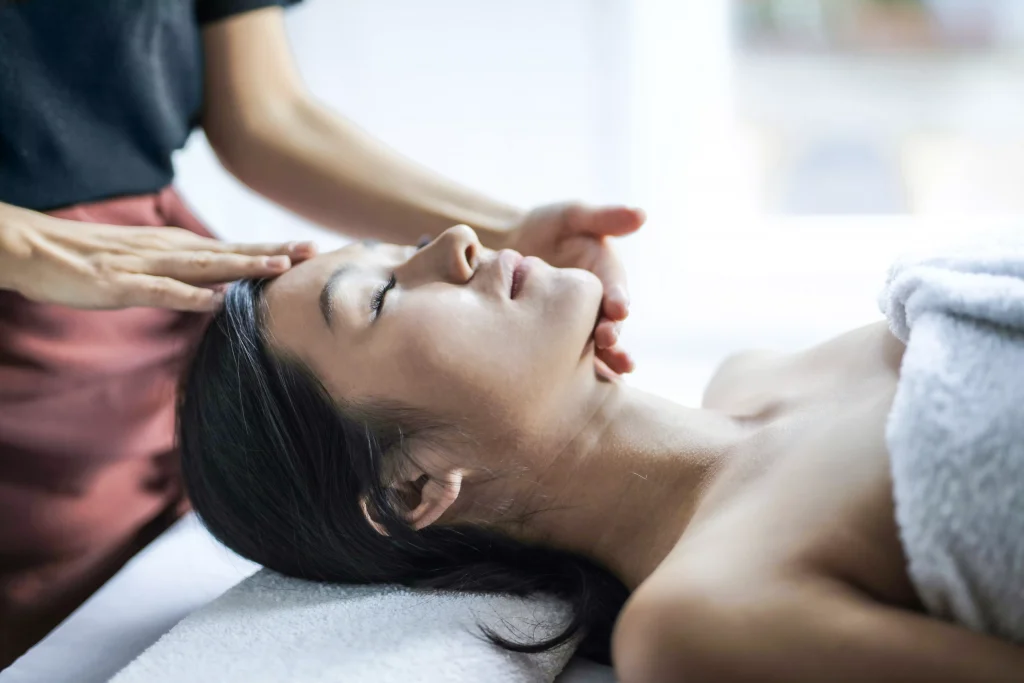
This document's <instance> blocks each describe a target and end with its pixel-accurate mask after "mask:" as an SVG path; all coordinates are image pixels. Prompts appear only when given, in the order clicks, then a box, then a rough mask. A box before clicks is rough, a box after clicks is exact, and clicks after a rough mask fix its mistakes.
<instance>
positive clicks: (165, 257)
mask: <svg viewBox="0 0 1024 683" xmlns="http://www.w3.org/2000/svg"><path fill="white" fill-rule="evenodd" d="M291 266H292V262H291V259H290V258H289V257H288V256H284V255H277V256H243V255H241V254H235V253H216V252H209V251H194V252H176V253H174V252H172V253H167V254H163V253H157V254H147V255H144V256H143V258H142V259H141V264H140V267H139V270H140V271H141V272H142V273H144V274H147V275H154V276H158V277H169V278H174V279H176V280H182V281H184V282H191V283H196V284H200V283H202V284H210V283H217V282H231V281H232V280H241V279H245V278H263V277H274V276H276V275H280V274H281V273H283V272H284V271H286V270H288V269H289V268H291Z"/></svg>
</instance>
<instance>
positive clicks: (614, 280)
mask: <svg viewBox="0 0 1024 683" xmlns="http://www.w3.org/2000/svg"><path fill="white" fill-rule="evenodd" d="M591 270H592V272H593V273H594V275H596V276H597V278H598V279H599V280H600V281H601V285H602V286H603V287H604V297H602V299H601V314H602V315H603V316H604V317H606V318H608V319H609V320H625V319H626V316H627V315H629V290H628V289H627V288H626V270H625V268H623V266H622V263H621V262H620V261H619V258H618V257H617V256H616V255H615V252H614V251H612V249H611V247H609V246H605V247H604V248H603V249H602V250H601V253H600V254H599V255H598V257H597V259H596V260H595V261H594V263H593V265H592V267H591Z"/></svg>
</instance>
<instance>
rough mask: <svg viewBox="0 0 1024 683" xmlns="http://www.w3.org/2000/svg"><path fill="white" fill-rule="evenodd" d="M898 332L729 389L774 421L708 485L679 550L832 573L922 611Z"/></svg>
mask: <svg viewBox="0 0 1024 683" xmlns="http://www.w3.org/2000/svg"><path fill="white" fill-rule="evenodd" d="M887 336H888V333H887V332H886V331H885V330H884V329H880V328H875V329H873V330H862V331H858V332H857V333H856V334H853V335H852V336H849V337H847V338H846V339H843V338H840V339H838V340H834V341H833V342H831V343H830V345H823V347H819V348H817V349H813V350H811V351H809V352H807V353H806V354H804V355H803V356H801V357H791V358H787V359H777V360H776V361H774V362H773V363H771V364H769V365H766V366H765V367H764V368H763V370H762V371H761V372H760V373H758V372H757V371H756V370H750V369H748V373H747V377H746V381H745V382H742V383H739V382H738V383H737V389H736V390H735V391H733V392H731V395H729V392H726V393H724V394H722V396H725V397H726V398H732V399H733V400H734V401H735V405H736V406H737V407H743V408H744V409H747V410H752V411H754V414H767V415H771V417H770V418H769V421H768V423H767V426H766V427H765V428H764V429H763V430H762V432H761V434H760V435H759V436H758V437H756V438H755V439H753V440H752V441H751V443H750V444H748V445H747V446H744V447H743V449H741V450H740V451H738V452H737V454H736V457H735V458H734V459H733V462H732V464H731V465H730V466H729V468H728V469H726V470H724V471H723V472H722V473H721V475H720V476H719V478H718V480H717V481H716V483H715V485H714V486H713V487H712V488H711V489H709V490H708V492H707V494H706V496H705V499H704V503H703V504H702V506H701V511H700V512H699V514H698V516H697V517H695V518H694V522H693V523H692V524H691V527H690V529H689V530H688V531H687V533H686V534H685V535H684V537H683V539H682V540H681V541H680V544H679V546H678V547H677V550H676V553H677V554H691V553H704V554H708V553H713V554H718V555H720V556H721V557H722V559H721V561H722V562H723V563H725V564H729V565H735V564H741V565H745V566H748V567H750V568H751V569H752V571H753V572H754V573H755V574H757V575H759V576H769V575H771V574H773V573H775V574H793V573H797V574H800V573H814V574H816V575H822V574H824V575H827V576H829V577H833V578H835V579H837V580H840V581H843V582H845V583H847V584H849V585H850V586H851V587H853V588H855V589H857V590H860V591H863V592H865V593H868V594H870V595H872V596H873V597H874V598H876V599H878V600H880V601H883V602H887V603H891V604H898V605H901V606H907V607H912V606H915V604H916V597H915V594H914V591H913V589H912V587H911V585H910V581H909V579H908V577H907V574H906V570H905V560H904V556H903V552H902V547H901V545H900V541H899V535H898V530H897V528H896V524H895V517H894V509H893V500H892V482H891V479H890V475H889V459H888V451H887V449H886V445H885V423H886V419H887V416H888V412H889V408H890V405H891V402H892V397H893V394H894V392H895V388H896V383H897V380H898V368H899V358H900V351H901V348H897V347H895V346H893V345H892V344H893V343H895V344H898V342H895V340H891V339H890V338H887ZM759 374H760V376H758V375H759ZM740 386H742V387H745V388H744V389H740V388H739V387H740ZM726 558H727V559H726Z"/></svg>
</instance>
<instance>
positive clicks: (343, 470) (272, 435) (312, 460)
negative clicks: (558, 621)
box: [178, 280, 628, 662]
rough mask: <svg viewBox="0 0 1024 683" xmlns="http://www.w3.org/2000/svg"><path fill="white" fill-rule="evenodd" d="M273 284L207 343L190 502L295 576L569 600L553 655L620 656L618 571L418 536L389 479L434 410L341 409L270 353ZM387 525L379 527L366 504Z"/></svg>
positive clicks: (475, 537)
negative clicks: (567, 650)
mask: <svg viewBox="0 0 1024 683" xmlns="http://www.w3.org/2000/svg"><path fill="white" fill-rule="evenodd" d="M266 282H267V281H266V280H260V281H253V280H246V281H242V282H239V283H236V284H234V285H232V286H231V287H230V288H229V290H228V291H227V293H226V296H225V305H224V308H223V309H222V310H221V312H219V313H218V314H217V315H216V317H215V318H214V320H213V322H212V324H211V325H210V327H209V328H208V330H207V332H206V334H205V336H204V337H203V339H202V340H201V342H200V344H199V347H198V349H197V352H196V355H195V357H194V359H193V362H192V365H191V367H190V369H189V371H188V373H187V374H186V377H185V379H184V383H183V386H182V390H181V393H180V396H181V398H180V400H179V405H178V421H179V422H178V429H179V440H180V448H181V461H182V474H183V476H184V480H185V486H186V489H187V491H188V494H189V497H190V498H191V501H192V505H193V507H194V509H195V510H196V512H197V513H198V515H199V517H200V518H201V519H202V521H203V523H204V524H205V525H206V527H207V528H208V529H209V530H210V532H211V533H212V534H213V535H214V536H215V537H216V538H217V539H218V540H220V541H221V542H222V543H223V544H224V545H226V546H227V547H228V548H230V549H232V550H234V551H235V552H237V553H238V554H240V555H242V556H244V557H247V558H249V559H251V560H253V561H255V562H257V563H259V564H261V565H263V566H265V567H268V568H270V569H272V570H274V571H277V572H280V573H282V574H287V575H289V576H295V577H299V578H304V579H309V580H315V581H326V582H334V583H363V584H365V583H396V584H402V585H406V586H410V587H414V588H434V589H449V590H458V591H470V592H485V593H506V594H513V595H517V596H528V595H535V594H539V593H544V594H550V595H553V596H556V597H558V598H561V599H562V600H564V601H565V602H566V603H568V605H569V607H570V608H571V613H572V619H571V621H570V623H569V624H568V625H567V626H566V627H565V629H564V630H563V631H561V632H560V633H558V635H556V636H554V637H552V638H549V639H547V640H543V641H540V642H532V643H523V642H511V641H509V640H507V639H504V638H502V637H500V636H498V635H497V634H495V633H493V632H489V631H485V633H486V635H487V636H488V637H489V638H490V639H491V640H492V641H493V642H495V643H497V644H499V645H501V646H502V647H505V648H507V649H509V650H513V651H516V652H542V651H545V650H548V649H551V648H554V647H558V646H559V645H562V644H563V643H565V642H567V641H569V640H572V639H574V638H576V637H577V636H579V637H581V639H582V640H581V646H580V649H581V652H582V653H583V654H585V655H587V656H589V657H591V658H593V659H596V660H598V661H603V662H608V660H609V650H610V638H611V631H612V627H613V625H614V621H615V619H616V617H617V615H618V612H619V611H620V610H621V608H622V605H623V603H624V602H625V600H626V598H627V597H628V592H627V590H626V588H625V587H624V586H623V585H622V583H621V582H619V581H618V580H617V579H616V578H615V577H613V576H612V575H611V574H610V573H609V572H607V571H605V570H604V569H603V568H601V567H599V566H598V565H596V564H595V563H593V562H591V561H590V560H588V559H586V558H583V557H580V556H577V555H575V554H572V553H568V552H564V551H560V550H557V549H553V548H549V547H544V546H541V545H536V544H527V543H523V542H520V541H517V540H515V539H513V538H511V537H509V536H507V535H505V534H501V533H498V532H496V531H494V530H492V529H488V528H484V527H480V526H468V525H458V526H439V525H431V526H429V527H427V528H425V529H422V530H419V531H416V530H414V529H412V528H411V527H410V526H409V525H408V524H407V523H406V522H405V520H404V519H403V518H402V516H401V515H400V511H401V509H402V507H401V505H400V504H399V503H400V501H398V500H397V499H395V498H394V495H395V494H393V493H391V490H392V489H391V487H388V486H386V485H385V481H386V479H385V474H386V472H387V471H390V466H391V465H392V464H393V463H394V458H396V457H403V456H408V450H407V448H406V446H407V443H408V442H409V440H410V439H416V438H431V434H432V433H433V432H434V431H435V430H436V425H432V424H431V423H430V420H429V419H426V418H425V416H423V415H421V414H417V413H415V412H414V411H409V410H403V409H402V408H401V407H399V406H393V405H390V406H389V405H375V406H365V405H363V406H355V405H342V404H339V402H337V401H335V400H334V399H332V398H331V397H330V396H329V394H328V392H327V391H326V389H325V388H324V386H323V385H322V384H321V383H320V382H319V381H318V380H317V378H316V377H314V376H313V374H312V373H311V372H310V371H309V370H308V369H307V368H305V367H303V365H302V364H301V363H299V362H297V361H295V360H293V359H289V358H285V357H282V356H281V355H280V354H276V353H274V352H272V351H271V350H270V347H269V344H268V343H267V340H266V337H265V334H264V327H265V326H264V324H263V321H264V298H263V291H264V288H265V285H266ZM361 499H365V500H366V501H367V507H368V510H369V513H370V514H371V516H372V517H373V518H374V519H375V520H376V521H377V522H378V523H379V524H380V525H381V526H383V527H384V529H385V530H386V531H387V535H382V534H380V533H378V532H377V531H375V530H374V529H373V528H372V526H371V525H370V524H369V523H368V522H367V520H366V516H365V515H364V513H363V510H362V508H361V507H360V500H361Z"/></svg>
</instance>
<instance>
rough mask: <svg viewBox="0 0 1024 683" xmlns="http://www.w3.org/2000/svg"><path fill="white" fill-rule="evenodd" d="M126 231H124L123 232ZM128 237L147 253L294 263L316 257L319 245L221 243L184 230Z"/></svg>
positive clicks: (142, 231) (147, 231) (157, 230)
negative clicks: (206, 253) (200, 253)
mask: <svg viewBox="0 0 1024 683" xmlns="http://www.w3.org/2000/svg"><path fill="white" fill-rule="evenodd" d="M122 230H123V229H122ZM127 236H128V237H129V238H130V239H131V240H132V241H133V242H134V243H135V245H136V247H137V248H138V249H142V250H145V251H169V252H178V251H210V252H215V253H219V254H229V253H230V254H240V255H243V256H287V257H289V258H290V259H291V260H292V261H293V262H296V263H297V262H299V261H304V260H306V259H308V258H312V257H313V256H316V253H317V249H316V244H314V243H313V242H309V241H302V242H270V243H239V242H221V241H220V240H217V239H214V238H212V237H203V236H202V235H197V234H195V233H193V232H189V231H188V230H185V229H183V228H137V229H135V228H133V231H132V232H130V233H127Z"/></svg>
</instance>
